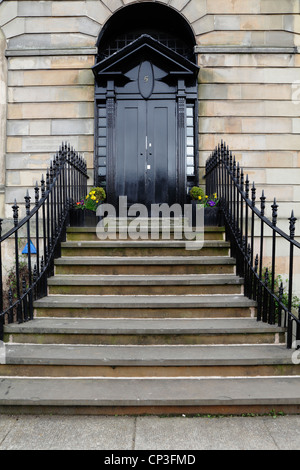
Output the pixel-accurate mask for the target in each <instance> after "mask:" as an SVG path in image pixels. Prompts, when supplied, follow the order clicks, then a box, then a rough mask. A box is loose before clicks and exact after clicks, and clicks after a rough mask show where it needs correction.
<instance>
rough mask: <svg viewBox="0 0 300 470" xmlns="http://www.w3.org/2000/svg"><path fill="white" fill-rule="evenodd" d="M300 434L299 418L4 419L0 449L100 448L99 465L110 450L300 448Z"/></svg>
mask: <svg viewBox="0 0 300 470" xmlns="http://www.w3.org/2000/svg"><path fill="white" fill-rule="evenodd" d="M299 430H300V416H299V415H294V416H289V415H287V416H277V417H276V418H274V417H271V416H254V417H237V416H235V417H224V416H220V417H196V416H194V417H184V416H177V417H168V416H167V417H158V416H148V417H129V416H126V417H123V416H122V417H121V416H112V417H111V416H85V415H83V416H58V415H52V416H48V415H47V416H38V415H13V416H12V415H0V450H14V449H16V450H93V449H95V450H101V451H103V453H100V454H99V458H100V461H99V462H100V463H102V460H101V459H103V458H104V456H105V455H107V456H111V452H110V451H111V450H118V451H122V450H126V451H131V450H133V451H135V450H136V451H142V450H144V451H147V450H152V451H153V452H156V451H161V450H166V451H172V453H173V451H174V449H176V450H183V451H197V450H299V448H300V435H299V434H300V431H299ZM106 451H107V452H106ZM189 453H190V454H192V452H189ZM124 455H125V454H124ZM133 455H135V454H134V452H133ZM136 455H138V454H136ZM141 466H142V464H140V465H138V467H141Z"/></svg>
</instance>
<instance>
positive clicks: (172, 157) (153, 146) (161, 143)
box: [147, 100, 176, 204]
mask: <svg viewBox="0 0 300 470" xmlns="http://www.w3.org/2000/svg"><path fill="white" fill-rule="evenodd" d="M147 111H148V113H147V115H148V119H147V132H148V155H147V158H148V162H147V163H148V165H150V169H148V170H147V193H148V194H149V203H160V204H161V203H164V202H166V203H169V204H171V203H172V202H175V199H176V127H175V125H176V116H175V103H174V102H173V101H167V100H165V101H154V100H153V101H149V102H148V110H147Z"/></svg>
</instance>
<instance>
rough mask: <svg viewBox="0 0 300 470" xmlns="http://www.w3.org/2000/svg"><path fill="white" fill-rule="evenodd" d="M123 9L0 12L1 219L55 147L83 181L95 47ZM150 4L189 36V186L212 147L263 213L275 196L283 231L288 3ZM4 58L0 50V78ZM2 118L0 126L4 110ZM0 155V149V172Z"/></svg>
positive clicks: (297, 97)
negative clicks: (194, 61)
mask: <svg viewBox="0 0 300 470" xmlns="http://www.w3.org/2000/svg"><path fill="white" fill-rule="evenodd" d="M133 3H138V1H137V0H102V1H100V0H85V1H84V0H60V1H42V2H41V1H34V0H32V1H25V0H20V1H11V0H10V1H7V0H3V1H2V2H1V3H0V22H1V23H0V27H1V30H2V32H3V35H4V36H5V38H6V60H7V66H8V78H7V79H8V89H7V96H8V105H7V126H6V133H7V140H6V159H5V165H6V181H5V185H6V187H5V202H6V205H5V213H3V209H1V194H3V193H1V185H3V184H4V181H2V180H1V177H2V179H3V173H4V172H3V171H1V172H0V173H1V175H2V176H1V177H0V211H2V213H1V214H0V215H2V216H3V215H5V216H6V217H10V216H11V210H10V205H11V203H12V202H13V200H14V198H17V201H18V203H20V205H21V206H22V202H23V197H24V194H25V189H27V187H28V186H29V187H32V186H33V185H34V184H35V182H36V180H39V178H40V176H41V173H42V172H45V170H46V167H47V165H48V163H49V160H50V158H51V156H52V155H53V153H54V152H55V151H56V150H57V149H58V147H59V145H60V143H61V142H62V141H69V142H70V143H71V145H72V146H73V147H74V148H76V149H77V150H78V151H80V152H81V153H83V154H84V156H85V158H86V159H87V161H88V167H89V172H90V175H91V177H92V175H93V169H92V166H93V151H94V77H93V74H92V71H91V66H92V65H93V64H94V57H95V54H96V47H95V44H96V41H97V38H98V35H99V33H100V31H101V28H102V27H103V25H104V24H105V22H106V21H107V20H108V19H109V18H110V16H111V15H112V14H113V13H114V12H115V11H117V10H118V9H119V8H122V7H125V6H127V5H129V4H133ZM158 3H162V4H165V5H169V6H170V8H174V9H175V10H177V11H178V12H180V14H181V15H183V17H184V18H186V20H187V21H188V22H189V23H190V25H191V27H192V29H193V31H194V33H195V36H196V42H197V46H196V52H197V54H198V63H199V65H200V74H199V148H200V165H201V167H202V168H200V176H201V177H202V176H203V167H204V164H205V160H206V158H207V157H208V155H209V153H210V152H211V151H212V150H213V148H214V146H215V145H216V144H217V143H218V142H219V141H220V140H221V139H223V140H224V141H226V143H227V144H228V145H229V146H230V148H231V149H232V150H233V152H234V154H235V155H236V158H237V159H238V160H239V161H240V162H241V164H242V165H243V166H244V167H245V168H246V171H247V172H248V174H249V178H250V181H252V180H253V179H254V180H255V181H256V182H257V184H258V188H259V190H258V196H259V191H260V189H261V188H262V187H263V188H264V189H265V193H266V196H267V208H268V209H267V210H268V211H269V210H270V209H269V206H270V203H271V201H272V199H273V197H274V196H275V197H276V198H277V201H278V204H279V205H280V208H279V216H280V219H281V220H280V221H279V223H280V224H281V226H282V228H284V229H286V228H287V222H286V220H287V217H289V216H290V212H291V209H292V208H294V210H295V214H296V216H297V217H298V218H299V219H300V169H299V163H300V119H299V115H300V74H299V71H300V68H299V67H300V55H299V47H300V15H299V13H300V2H299V0H162V1H160V2H158ZM3 49H4V42H3V41H2V42H1V41H0V78H1V76H3V73H4V75H5V67H4V66H3ZM1 71H2V72H1ZM1 74H2V75H1ZM3 96H4V95H3V94H1V98H2V99H3ZM0 106H1V102H0ZM1 118H2V121H1V122H2V123H3V120H4V118H5V110H4V109H3V106H2V108H1ZM2 126H3V124H2ZM0 132H1V135H3V132H4V131H3V129H2V131H0ZM1 155H3V151H2V153H1V147H0V169H1V168H3V165H4V160H3V158H2V157H1ZM1 165H2V166H1ZM201 182H202V183H203V182H204V181H203V180H201ZM268 214H269V212H268ZM296 233H299V231H298V232H296Z"/></svg>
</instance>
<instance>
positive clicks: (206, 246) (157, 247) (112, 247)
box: [61, 240, 230, 257]
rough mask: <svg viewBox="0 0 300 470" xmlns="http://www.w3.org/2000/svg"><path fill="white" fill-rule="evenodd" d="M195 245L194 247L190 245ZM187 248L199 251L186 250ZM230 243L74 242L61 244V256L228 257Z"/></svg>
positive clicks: (214, 241) (217, 241)
mask: <svg viewBox="0 0 300 470" xmlns="http://www.w3.org/2000/svg"><path fill="white" fill-rule="evenodd" d="M191 244H195V245H191ZM188 246H194V247H195V248H196V247H199V249H198V248H197V249H188V248H187V247H188ZM229 249H230V243H229V242H226V241H222V240H209V241H204V242H203V243H200V245H199V244H198V243H197V242H190V243H188V244H187V243H186V242H185V241H177V240H176V241H175V240H156V241H153V240H148V241H142V240H141V241H132V240H131V241H128V240H126V241H120V240H116V241H108V240H103V241H77V242H76V241H74V242H63V243H62V244H61V255H62V256H189V257H190V256H228V255H229Z"/></svg>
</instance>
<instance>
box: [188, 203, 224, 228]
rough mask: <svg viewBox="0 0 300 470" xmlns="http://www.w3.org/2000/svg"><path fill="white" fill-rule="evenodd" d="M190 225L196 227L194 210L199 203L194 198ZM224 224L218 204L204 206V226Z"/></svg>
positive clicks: (220, 225)
mask: <svg viewBox="0 0 300 470" xmlns="http://www.w3.org/2000/svg"><path fill="white" fill-rule="evenodd" d="M191 203H192V226H193V227H196V211H197V210H198V207H199V208H200V204H199V203H198V201H196V200H192V201H191ZM202 207H203V206H202ZM223 225H224V218H223V213H222V211H221V210H220V208H219V206H213V207H204V226H206V227H209V226H211V227H222V226H223Z"/></svg>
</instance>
